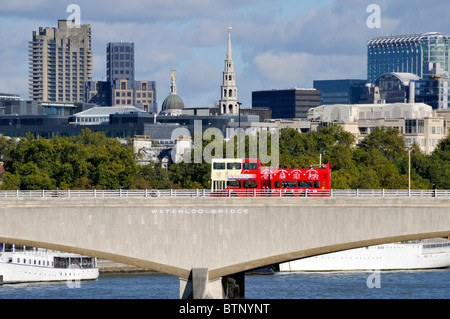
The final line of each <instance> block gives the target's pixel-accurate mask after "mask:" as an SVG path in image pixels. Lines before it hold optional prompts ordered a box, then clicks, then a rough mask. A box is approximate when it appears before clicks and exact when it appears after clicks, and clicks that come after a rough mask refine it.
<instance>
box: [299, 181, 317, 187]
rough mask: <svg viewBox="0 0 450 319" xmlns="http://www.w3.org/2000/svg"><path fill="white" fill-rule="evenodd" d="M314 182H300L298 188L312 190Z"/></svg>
mask: <svg viewBox="0 0 450 319" xmlns="http://www.w3.org/2000/svg"><path fill="white" fill-rule="evenodd" d="M312 184H313V183H312V181H299V182H298V187H300V188H311V187H312Z"/></svg>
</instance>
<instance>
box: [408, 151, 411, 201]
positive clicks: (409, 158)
mask: <svg viewBox="0 0 450 319" xmlns="http://www.w3.org/2000/svg"><path fill="white" fill-rule="evenodd" d="M410 192H411V147H410V148H408V196H409V194H410Z"/></svg>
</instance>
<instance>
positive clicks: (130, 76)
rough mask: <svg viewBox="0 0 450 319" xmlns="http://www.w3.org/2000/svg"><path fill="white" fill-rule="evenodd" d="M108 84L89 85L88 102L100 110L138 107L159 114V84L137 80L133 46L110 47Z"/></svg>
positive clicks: (93, 83)
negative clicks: (157, 90) (157, 89)
mask: <svg viewBox="0 0 450 319" xmlns="http://www.w3.org/2000/svg"><path fill="white" fill-rule="evenodd" d="M106 55H107V56H106V77H107V81H87V82H86V83H85V99H86V101H88V102H89V103H94V104H96V105H99V106H122V107H123V106H135V107H137V108H138V109H141V110H143V111H145V112H150V113H156V112H157V109H158V104H157V101H156V82H155V81H146V80H142V81H137V80H135V78H134V43H123V42H115V43H108V45H107V47H106Z"/></svg>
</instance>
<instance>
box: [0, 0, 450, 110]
mask: <svg viewBox="0 0 450 319" xmlns="http://www.w3.org/2000/svg"><path fill="white" fill-rule="evenodd" d="M71 3H74V4H77V5H79V6H80V9H81V23H82V24H91V27H92V46H93V50H94V80H101V79H102V78H105V77H106V75H105V72H106V57H105V51H106V45H107V43H108V42H116V41H121V40H122V41H132V42H134V43H135V48H136V79H137V80H154V81H156V82H157V102H158V105H159V106H160V105H161V104H162V102H163V100H164V98H165V97H166V96H167V95H168V94H169V86H170V77H171V71H170V70H171V69H172V68H175V69H176V70H177V73H176V81H177V86H178V94H179V95H180V97H181V98H182V99H183V101H184V102H185V105H186V106H187V107H202V106H212V105H214V103H216V101H217V100H218V99H220V85H221V84H222V83H221V79H222V72H223V68H224V59H225V54H226V41H227V27H228V25H231V26H232V28H233V29H232V34H231V37H232V48H233V59H234V61H235V71H236V77H237V85H238V98H239V100H240V101H241V102H242V103H243V106H244V107H249V106H251V92H252V91H257V90H267V89H283V88H288V87H307V88H310V87H312V86H313V81H314V80H321V79H344V78H356V79H365V78H366V41H367V40H369V39H371V38H373V37H376V36H380V35H386V34H409V33H421V32H431V31H438V32H443V33H447V34H449V33H450V30H449V29H450V22H449V21H450V20H449V19H448V13H449V12H450V1H442V0H430V1H427V2H426V4H425V3H424V2H423V0H420V1H419V0H319V1H317V0H316V1H299V0H278V1H273V0H220V1H219V0H150V1H148V0H147V1H144V0H128V1H105V0H96V1H87V0H78V1H77V0H70V1H67V0H62V1H61V0H59V1H56V0H20V1H11V0H0V43H1V49H0V92H5V93H16V94H21V95H22V97H24V98H25V99H28V41H30V40H31V35H32V32H33V31H36V30H38V28H39V27H40V26H42V27H56V26H57V21H58V19H66V18H67V17H68V16H69V15H70V13H68V12H66V9H67V6H68V5H69V4H71ZM372 3H375V4H378V5H379V6H380V9H381V28H379V29H370V28H368V27H367V24H366V20H367V18H368V17H369V15H370V13H367V12H366V9H367V6H368V5H369V4H372Z"/></svg>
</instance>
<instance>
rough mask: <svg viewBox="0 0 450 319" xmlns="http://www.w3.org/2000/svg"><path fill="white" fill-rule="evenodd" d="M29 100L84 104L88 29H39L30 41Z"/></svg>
mask: <svg viewBox="0 0 450 319" xmlns="http://www.w3.org/2000/svg"><path fill="white" fill-rule="evenodd" d="M29 56H30V59H29V60H30V62H29V68H30V76H29V79H30V99H32V100H37V101H48V102H72V103H73V102H83V101H85V86H84V83H85V81H91V80H92V73H93V64H92V49H91V26H90V25H80V26H78V27H70V26H68V24H67V20H59V21H58V28H45V29H44V28H42V27H41V28H39V31H38V32H36V31H34V32H33V39H32V41H30V42H29Z"/></svg>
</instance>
